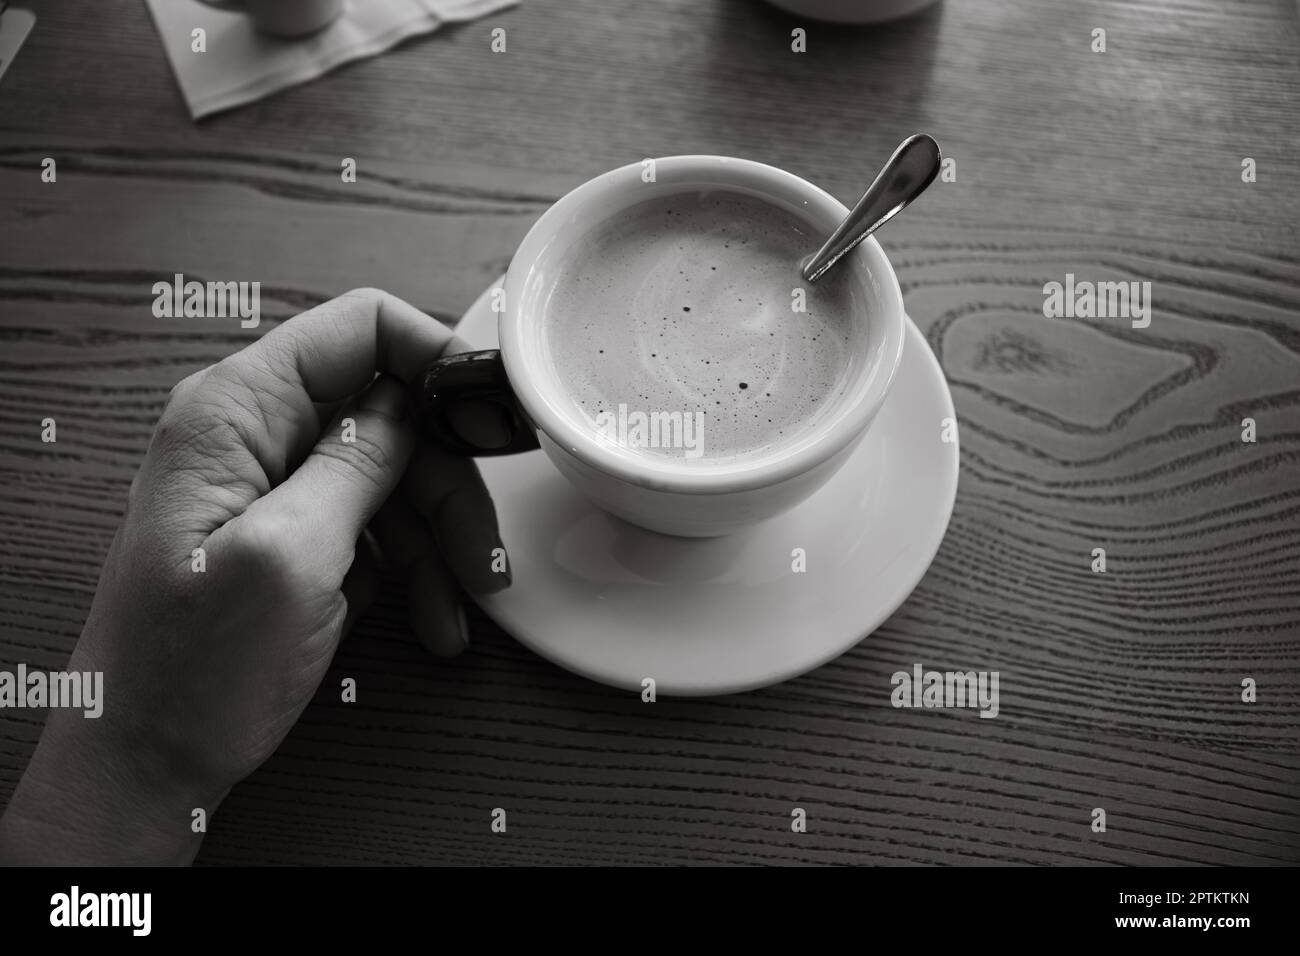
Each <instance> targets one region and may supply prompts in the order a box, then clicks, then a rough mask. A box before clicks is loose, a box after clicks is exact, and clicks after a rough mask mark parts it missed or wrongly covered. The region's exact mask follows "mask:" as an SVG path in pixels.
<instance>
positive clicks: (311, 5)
mask: <svg viewBox="0 0 1300 956" xmlns="http://www.w3.org/2000/svg"><path fill="white" fill-rule="evenodd" d="M203 3H206V4H207V5H208V6H210V7H216V8H217V9H219V10H230V11H232V12H239V13H245V14H247V15H248V17H249V19H251V20H252V21H253V26H255V27H257V29H258V30H260V31H261V32H262V33H266V34H268V35H270V36H275V37H281V38H284V39H290V38H293V37H301V36H306V35H307V34H309V33H315V32H317V31H318V30H323V29H324V28H325V27H327V26H329V25H330V24H331V23H333V22H334V21H335V20H337V19H338V17H339V14H340V13H342V12H343V3H344V0H203Z"/></svg>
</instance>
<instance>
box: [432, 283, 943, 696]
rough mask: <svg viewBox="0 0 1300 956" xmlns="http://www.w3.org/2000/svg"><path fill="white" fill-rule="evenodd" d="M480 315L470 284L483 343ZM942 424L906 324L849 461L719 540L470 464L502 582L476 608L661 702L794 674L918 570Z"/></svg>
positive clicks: (814, 663) (498, 468)
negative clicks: (502, 558)
mask: <svg viewBox="0 0 1300 956" xmlns="http://www.w3.org/2000/svg"><path fill="white" fill-rule="evenodd" d="M489 291H490V290H489ZM495 320H496V314H495V313H494V312H492V309H491V303H490V301H489V293H488V292H485V293H484V294H483V295H482V296H480V297H479V299H478V301H477V302H475V303H474V305H473V306H471V307H470V310H469V311H468V312H467V313H466V314H465V317H464V319H463V320H461V322H460V324H459V325H458V326H457V328H456V332H457V334H458V335H459V336H460V337H461V338H463V339H464V340H466V341H467V342H469V343H470V344H471V345H473V346H474V347H475V348H479V349H487V348H495V347H496V345H497V334H496V321H495ZM945 418H952V419H953V420H954V421H955V420H956V414H955V412H954V411H953V405H952V395H951V394H950V393H949V391H948V384H947V382H945V381H944V377H943V372H942V371H941V370H940V368H939V363H938V362H937V361H936V360H935V357H934V355H933V353H931V351H930V347H929V346H928V345H926V343H925V340H924V339H923V338H922V337H921V333H920V332H919V331H918V330H917V328H916V326H915V325H914V324H913V323H912V321H911V319H908V320H907V344H906V345H905V347H904V354H903V364H902V367H901V368H900V369H899V371H898V378H897V380H896V381H895V383H894V386H893V389H892V391H891V392H890V393H889V397H888V399H886V401H885V405H884V407H883V408H882V409H881V411H880V413H879V415H878V416H877V418H876V420H875V422H874V423H873V424H872V426H871V429H870V430H869V431H868V432H867V435H866V437H865V438H863V440H862V443H861V444H860V445H859V446H858V449H857V451H856V452H855V453H854V454H853V456H852V457H851V458H850V459H849V461H848V462H847V463H845V465H844V467H843V468H842V469H840V471H839V472H838V473H837V474H836V475H835V476H834V477H833V478H831V480H830V481H829V482H827V484H825V485H824V486H823V487H822V488H821V489H820V490H818V491H817V492H816V493H815V494H814V495H813V496H812V497H811V498H809V499H808V500H807V501H805V502H803V503H802V504H800V505H798V506H796V507H795V508H794V509H792V510H791V511H788V512H786V513H785V514H782V515H778V516H777V517H775V518H772V519H770V520H768V521H766V522H763V523H762V524H758V525H755V526H754V527H752V528H748V529H746V530H744V531H741V532H738V533H736V534H733V535H729V536H727V537H723V538H695V539H687V538H673V537H668V536H665V535H659V534H655V533H654V532H650V531H643V530H642V529H640V528H637V527H635V526H634V525H630V524H627V523H626V522H623V521H621V520H619V519H618V518H614V517H611V516H610V515H608V514H606V513H605V512H604V511H602V510H600V509H599V508H597V507H596V506H595V505H593V504H591V503H590V502H589V501H588V500H587V499H586V498H584V497H583V496H582V495H580V494H579V493H578V492H577V491H576V490H575V489H574V488H573V487H572V486H571V485H570V484H569V483H568V482H567V481H566V480H565V479H564V478H563V477H561V475H560V473H559V472H558V471H556V470H555V468H554V466H552V465H551V463H550V461H549V460H548V459H547V458H546V456H545V455H544V454H543V453H542V452H540V451H531V452H526V453H524V454H522V455H512V456H503V457H500V458H480V459H479V460H478V462H479V468H480V470H481V471H482V473H483V480H484V481H486V482H487V486H488V489H489V490H490V491H491V493H492V500H493V501H494V502H495V504H496V509H497V515H498V516H499V518H500V522H501V538H502V540H503V541H504V542H505V545H506V550H507V551H508V552H509V555H510V567H511V571H512V572H513V575H514V584H513V585H512V586H511V587H510V588H508V589H507V590H505V591H503V592H501V593H500V594H495V595H491V596H488V597H481V598H479V599H478V600H479V604H480V606H481V607H482V608H483V610H484V611H485V612H486V613H487V614H488V615H489V616H490V617H491V618H492V619H493V620H494V621H496V622H497V623H498V624H499V625H501V627H502V628H503V629H504V630H506V631H507V632H508V633H510V634H513V635H514V636H515V637H516V638H517V639H518V640H519V641H520V642H521V643H522V644H524V645H525V646H526V647H529V648H531V649H532V650H534V651H536V652H537V653H538V654H540V655H542V656H543V657H545V658H547V659H549V660H551V661H553V662H554V663H556V664H558V665H560V666H561V667H564V668H567V669H568V670H571V671H573V672H575V673H577V674H581V675H583V676H585V677H589V678H591V679H592V680H597V681H601V682H602V683H606V684H612V685H614V686H616V687H622V688H627V689H629V690H635V691H637V692H638V693H639V692H640V691H641V688H642V683H641V682H642V680H643V679H644V678H646V677H652V678H654V680H655V691H656V694H663V695H674V694H676V695H703V694H731V693H737V692H739V691H745V690H752V689H754V688H757V687H764V686H766V685H768V684H776V683H779V682H780V681H783V680H788V679H790V678H791V677H796V676H798V675H799V674H803V673H805V672H807V671H810V670H812V669H813V668H815V667H818V666H820V665H822V664H824V663H826V662H827V661H829V660H831V659H833V658H835V657H838V656H839V655H840V654H843V653H844V652H845V651H847V650H848V649H849V648H851V647H852V646H853V645H854V644H856V643H858V641H860V640H862V638H864V637H865V636H867V635H868V634H870V633H871V632H872V631H874V630H875V629H876V628H877V627H879V626H880V625H881V624H882V623H883V622H884V621H885V620H886V619H887V618H888V617H889V616H890V615H891V614H892V613H894V611H895V610H896V609H897V608H898V606H899V605H900V604H902V603H903V601H904V600H905V599H906V598H907V596H908V595H909V594H910V593H911V592H912V589H913V588H914V587H916V585H917V583H918V582H919V581H920V580H921V577H922V575H924V574H925V570H926V568H928V567H929V566H930V561H931V560H932V559H933V558H934V555H935V552H937V551H938V550H939V543H940V542H941V541H942V540H943V534H944V531H945V530H946V529H947V527H948V519H949V517H950V516H951V515H952V506H953V501H954V499H955V498H956V494H957V460H958V455H957V443H956V442H955V441H953V442H949V443H945V442H943V441H941V439H940V435H941V432H942V428H943V426H942V422H943V419H945ZM795 548H802V549H803V550H804V553H805V554H806V567H807V570H806V571H804V572H802V573H796V572H794V571H793V570H792V564H793V562H794V558H793V557H792V553H793V551H794V549H795Z"/></svg>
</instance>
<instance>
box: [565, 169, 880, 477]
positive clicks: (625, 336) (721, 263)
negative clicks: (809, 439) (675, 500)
mask: <svg viewBox="0 0 1300 956" xmlns="http://www.w3.org/2000/svg"><path fill="white" fill-rule="evenodd" d="M820 240H821V237H819V236H817V235H814V234H813V231H812V230H811V229H810V228H809V227H808V226H807V224H805V223H804V222H803V221H802V220H800V219H798V218H797V217H795V216H794V215H792V214H791V213H788V212H786V211H785V210H783V209H780V208H779V207H776V206H773V205H771V204H769V203H767V202H764V201H763V200H760V199H756V198H752V197H749V196H746V195H743V194H740V193H732V192H723V191H712V192H707V193H682V194H678V195H674V196H669V197H664V198H658V199H653V200H650V201H648V202H644V203H641V204H640V205H638V206H634V207H632V208H631V209H628V210H625V211H623V212H621V213H618V214H617V215H615V216H613V217H612V218H611V219H609V220H607V221H606V222H605V223H603V224H601V225H599V226H597V227H596V228H595V229H593V230H592V231H591V232H590V233H588V234H587V235H586V236H585V237H583V238H582V239H580V240H578V242H577V243H576V244H575V246H574V247H573V248H572V249H571V250H570V251H569V253H568V255H567V256H566V258H565V259H564V260H563V261H562V263H561V266H560V269H559V275H558V278H557V280H556V283H555V286H554V288H553V289H552V291H551V293H550V296H549V298H548V301H547V304H546V309H545V318H544V325H543V329H544V333H543V343H544V348H545V350H546V351H547V353H548V354H549V357H550V361H551V363H552V364H553V367H554V368H555V370H556V372H557V374H558V377H559V380H560V383H561V385H562V387H563V388H564V389H565V390H566V391H567V393H568V395H569V396H570V397H571V399H572V401H573V402H574V403H575V405H576V407H577V409H578V411H579V412H580V413H581V415H582V416H583V417H585V418H586V419H587V420H588V421H589V422H591V423H593V425H594V424H595V423H596V422H598V421H600V420H601V415H602V413H605V420H608V416H609V415H617V414H618V413H619V410H620V406H624V408H625V410H627V411H641V412H644V413H646V414H651V413H672V412H680V413H684V414H687V415H690V414H693V413H695V412H702V413H703V422H704V428H703V457H702V458H700V459H699V460H700V461H703V462H706V463H707V462H718V461H722V460H727V459H734V458H736V457H740V456H751V455H756V454H762V453H764V452H768V451H771V450H773V449H775V448H777V447H779V446H780V445H783V444H785V443H787V442H790V441H792V440H794V439H796V438H798V437H799V436H801V435H802V434H806V431H807V429H808V428H809V427H810V426H812V425H813V424H815V423H816V422H817V421H818V420H819V419H820V418H822V417H823V416H824V415H825V414H826V413H827V411H828V410H829V409H831V407H832V406H833V405H834V404H835V400H836V399H837V398H838V397H839V396H840V394H841V393H842V391H843V388H844V383H845V381H846V377H847V371H848V368H849V364H850V361H851V358H852V356H853V354H854V350H855V348H858V347H859V346H860V343H861V342H862V341H863V338H864V333H863V330H861V329H856V328H855V327H854V322H855V320H854V307H853V306H854V302H853V293H852V289H851V286H850V283H849V280H848V279H847V277H846V276H845V275H844V274H842V273H841V274H838V275H837V274H836V272H835V271H834V270H833V271H832V272H830V273H828V274H827V275H826V276H825V277H823V278H822V279H821V280H820V281H818V282H817V283H816V284H812V285H810V284H808V283H806V282H804V281H803V280H802V278H801V277H800V275H799V271H798V270H799V263H800V261H801V259H802V258H803V257H805V256H806V255H807V254H808V253H810V252H812V251H814V250H815V249H816V248H817V246H818V244H819V242H820ZM845 271H847V270H845ZM795 289H802V290H803V295H804V308H805V310H806V311H803V312H799V311H795V309H794V303H795V301H796V300H795V296H794V290H795ZM642 450H643V451H644V453H646V454H654V455H662V456H666V457H671V458H676V459H685V458H686V457H687V456H684V455H683V450H682V449H681V448H672V447H669V448H645V449H642Z"/></svg>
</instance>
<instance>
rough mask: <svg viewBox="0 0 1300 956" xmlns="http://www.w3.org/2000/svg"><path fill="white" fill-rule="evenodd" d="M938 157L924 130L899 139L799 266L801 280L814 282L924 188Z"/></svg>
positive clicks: (935, 171) (936, 171) (935, 172)
mask: <svg viewBox="0 0 1300 956" xmlns="http://www.w3.org/2000/svg"><path fill="white" fill-rule="evenodd" d="M942 158H943V157H942V156H941V154H940V153H939V144H938V143H936V142H935V141H934V137H932V136H929V135H927V134H926V133H917V134H916V135H914V136H909V137H908V138H907V139H905V140H903V142H902V143H900V144H899V147H898V149H896V150H894V155H893V156H890V157H889V162H887V163H885V165H884V167H883V168H882V169H881V170H880V172H879V173H878V174H877V175H876V178H875V179H874V180H873V181H872V183H871V185H870V186H868V187H867V191H866V192H864V193H863V194H862V198H861V199H859V200H858V202H857V205H855V206H854V207H853V209H852V210H851V211H850V212H849V214H848V215H847V216H845V217H844V221H843V222H842V223H840V224H839V226H837V227H836V229H835V231H834V232H833V233H831V237H830V238H829V239H827V240H826V243H825V244H824V245H823V246H822V247H821V248H820V249H818V250H817V254H816V255H815V256H813V257H812V258H811V259H809V260H808V263H807V265H805V266H804V267H803V277H804V281H806V282H816V281H817V280H818V279H820V278H821V277H822V274H823V273H824V272H825V271H826V270H827V269H829V268H830V267H831V266H833V265H835V263H836V262H838V261H839V260H840V258H841V257H842V256H843V255H844V254H845V253H847V252H848V251H849V250H850V249H852V248H853V247H854V246H856V245H857V244H858V243H859V242H861V241H862V240H863V239H865V238H867V236H869V235H871V234H872V233H873V232H875V231H876V230H877V229H879V228H880V227H881V226H883V225H884V224H885V223H887V222H889V220H891V219H893V218H894V217H895V216H897V215H898V214H899V213H900V212H902V210H903V207H904V206H906V205H907V204H908V203H910V202H911V201H912V200H913V199H915V198H916V197H917V196H919V195H921V193H923V192H925V187H926V186H929V185H930V183H932V182H934V177H935V176H937V175H938V174H939V163H940V161H941V160H942Z"/></svg>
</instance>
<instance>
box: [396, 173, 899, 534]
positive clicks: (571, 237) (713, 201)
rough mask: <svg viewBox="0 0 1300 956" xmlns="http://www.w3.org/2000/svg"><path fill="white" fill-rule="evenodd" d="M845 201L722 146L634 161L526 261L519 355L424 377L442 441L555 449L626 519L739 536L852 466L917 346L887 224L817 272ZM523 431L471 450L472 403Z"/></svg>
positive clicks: (513, 319) (510, 277) (572, 208)
mask: <svg viewBox="0 0 1300 956" xmlns="http://www.w3.org/2000/svg"><path fill="white" fill-rule="evenodd" d="M846 214H847V210H846V209H845V207H844V206H843V204H841V203H840V202H838V201H837V200H836V199H834V198H833V197H831V196H830V195H828V194H827V193H825V192H823V191H822V190H821V189H819V188H817V187H816V186H813V185H812V184H810V183H808V182H805V181H804V180H802V179H800V178H799V177H797V176H795V175H793V174H791V173H788V172H785V171H783V170H780V169H776V168H774V167H772V166H765V165H763V164H761V163H756V162H751V161H748V160H742V159H733V158H728V157H721V156H672V157H667V158H663V159H657V160H645V161H643V162H640V163H633V164H631V165H628V166H624V167H622V168H620V169H615V170H612V171H611V172H608V173H605V174H604V175H601V176H598V177H596V178H595V179H593V180H591V181H589V182H587V183H585V184H583V185H581V186H579V187H578V188H577V189H575V190H573V191H572V192H570V193H568V194H567V195H566V196H564V197H563V198H561V199H560V200H559V201H558V202H556V203H555V204H554V205H553V206H552V207H551V208H550V209H549V210H547V211H546V213H544V214H543V215H542V216H541V218H540V219H538V220H537V222H536V223H535V224H534V225H533V227H532V229H531V230H530V231H529V232H528V234H527V235H526V236H525V237H524V240H523V242H522V243H521V245H520V246H519V249H518V250H517V251H516V253H515V255H514V258H513V259H512V260H511V263H510V267H509V270H508V272H507V274H506V279H505V283H504V287H503V289H502V290H499V293H498V296H497V299H496V302H497V307H498V310H499V319H498V337H499V341H500V349H499V350H492V351H488V352H471V353H465V354H461V355H453V356H447V357H445V358H442V359H439V360H438V361H436V362H434V363H433V364H432V365H431V366H430V367H429V368H428V369H427V370H426V371H425V372H424V373H423V374H422V375H421V376H420V379H419V381H418V382H417V383H416V388H417V391H418V393H419V398H418V404H419V406H420V408H421V417H422V422H423V427H424V431H425V434H426V435H427V436H428V437H429V438H430V439H431V440H433V441H434V442H436V443H438V444H440V445H441V446H443V447H444V448H447V449H450V450H452V451H454V452H456V453H459V454H466V455H490V454H502V453H509V452H516V451H522V450H526V449H530V448H536V447H539V446H540V447H541V448H542V450H543V451H544V452H545V453H546V454H547V456H548V457H549V458H550V459H551V461H552V462H553V463H554V464H555V466H556V468H558V469H559V471H560V472H561V473H562V474H563V475H564V476H565V477H566V478H567V479H568V480H569V481H571V482H572V483H573V484H574V486H575V487H577V488H578V490H580V491H581V492H582V493H583V494H585V495H586V496H587V497H589V498H590V499H591V500H592V501H594V502H595V503H596V504H598V505H600V506H601V507H602V508H604V509H606V510H607V511H609V512H611V513H613V514H615V515H617V516H619V517H621V518H624V519H625V520H627V521H630V522H632V523H634V524H637V525H640V526H642V527H645V528H649V529H651V530H653V531H659V532H663V533H666V534H673V535H685V536H693V537H704V536H714V535H720V534H726V533H729V532H732V531H735V530H737V529H740V528H743V527H745V526H746V525H749V524H752V523H754V522H756V521H760V520H762V519H764V518H768V517H771V516H773V515H775V514H778V513H780V512H782V511H785V510H786V509H788V508H790V507H792V506H794V505H795V504H797V503H798V502H800V501H802V500H803V499H804V498H806V497H807V496H808V495H809V494H811V493H812V492H813V491H815V490H816V489H817V488H818V487H820V486H821V485H822V484H824V483H825V482H826V480H827V479H828V478H830V476H831V475H833V474H834V473H835V471H836V470H837V469H838V468H839V467H840V466H841V465H843V464H844V462H845V461H846V460H847V459H848V457H849V455H850V454H851V453H852V451H853V450H854V448H855V447H856V445H857V444H858V441H859V440H860V439H861V437H862V436H863V434H864V433H865V432H866V430H867V428H868V426H869V425H870V424H871V422H872V420H873V419H874V417H875V415H876V413H877V412H878V411H879V410H880V408H881V405H882V404H883V403H884V400H885V396H886V395H887V394H888V392H889V388H890V385H891V384H892V383H893V380H894V376H895V373H896V372H897V370H898V367H899V363H900V361H901V359H902V352H903V341H904V333H905V328H906V319H905V316H904V313H903V297H902V293H901V291H900V290H899V286H898V279H897V278H896V277H895V275H894V270H893V268H892V267H891V266H890V264H889V260H888V259H887V258H886V257H885V254H884V252H883V251H882V250H881V248H880V246H879V244H878V243H877V242H876V241H875V239H874V238H869V239H867V240H866V241H865V242H863V243H862V244H861V245H859V246H858V247H857V248H855V249H854V250H853V251H852V252H850V253H849V254H848V255H846V256H845V257H844V258H843V259H842V260H841V261H840V262H839V263H838V264H837V266H836V267H835V268H834V269H832V270H831V271H830V272H828V273H827V274H826V275H825V276H823V277H822V278H821V279H820V280H819V281H818V282H816V283H815V284H814V283H808V282H805V281H804V280H803V278H802V276H801V274H800V266H801V263H802V262H803V260H805V259H806V258H807V257H808V256H809V255H810V254H811V253H812V252H814V251H816V249H817V248H818V247H819V246H820V244H821V242H822V241H823V239H824V238H825V237H826V236H828V235H830V233H831V232H832V231H833V230H834V228H835V227H836V225H838V224H839V222H840V220H841V219H843V218H844V216H845V215H846ZM466 401H474V402H489V403H493V404H495V405H497V406H499V407H500V409H501V410H502V411H503V412H504V413H505V417H506V420H507V421H508V422H510V423H512V425H513V433H512V434H511V436H510V439H509V440H508V441H506V442H504V443H502V444H501V445H500V446H499V447H495V448H480V447H476V446H473V445H471V444H468V443H467V442H466V440H465V438H464V437H463V436H462V435H461V434H460V433H459V432H458V431H457V430H456V428H455V427H454V425H453V421H454V419H455V414H454V412H455V408H456V406H457V404H458V403H461V402H466Z"/></svg>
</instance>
